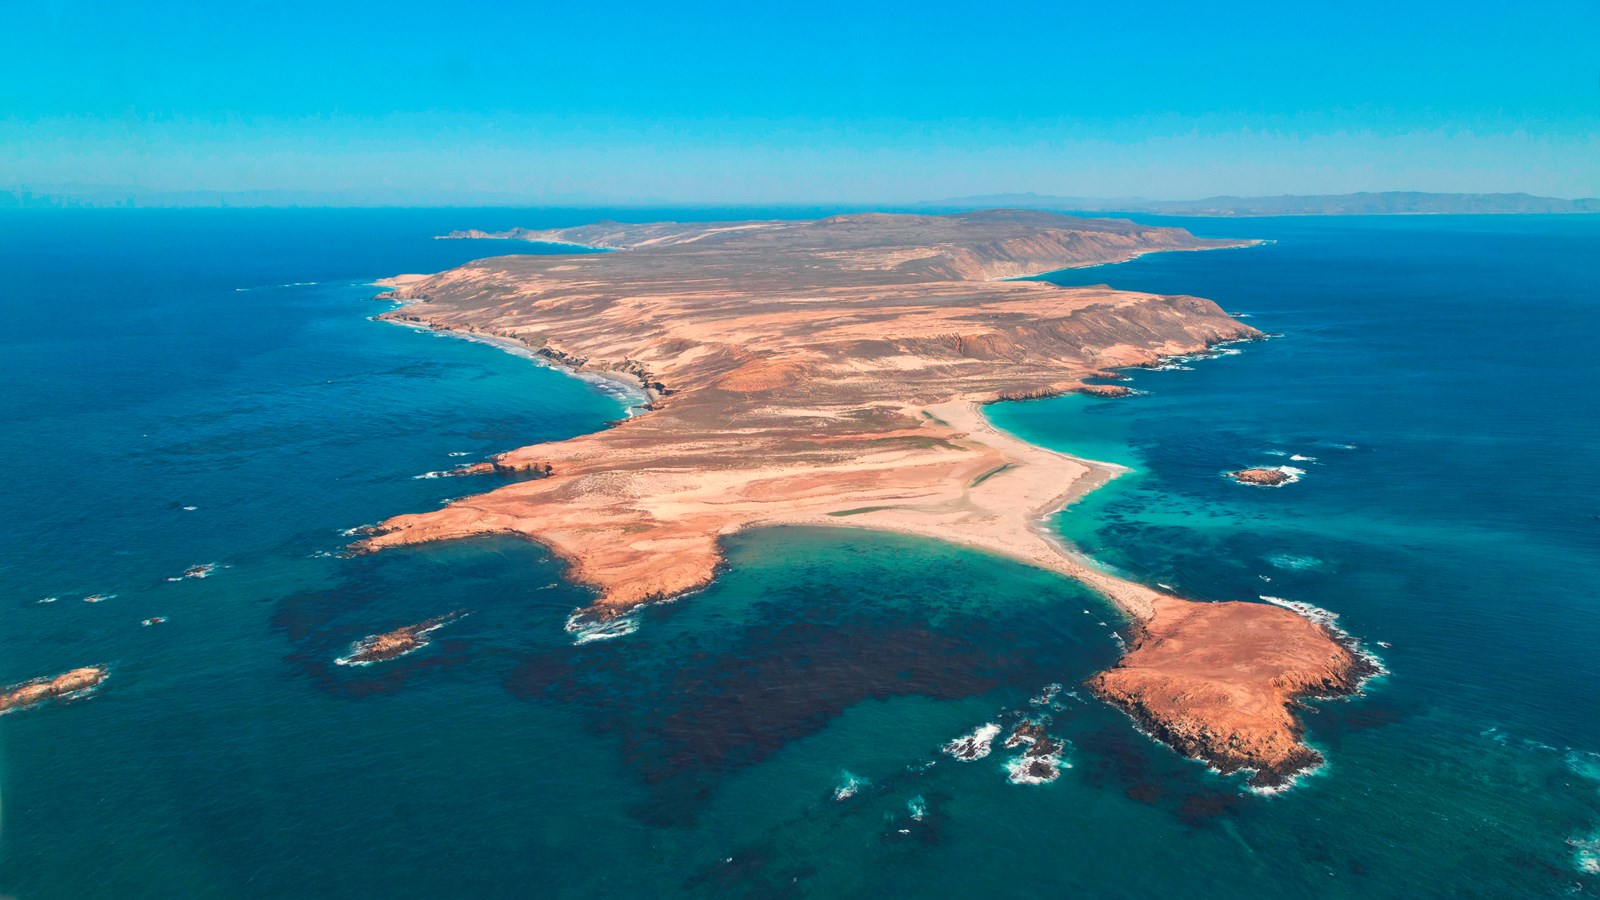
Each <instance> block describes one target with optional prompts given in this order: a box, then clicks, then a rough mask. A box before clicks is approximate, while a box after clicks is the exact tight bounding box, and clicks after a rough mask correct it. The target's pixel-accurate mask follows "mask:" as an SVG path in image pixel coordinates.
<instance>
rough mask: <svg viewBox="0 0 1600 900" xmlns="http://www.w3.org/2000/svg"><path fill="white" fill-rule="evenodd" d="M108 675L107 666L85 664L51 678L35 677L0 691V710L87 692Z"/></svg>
mask: <svg viewBox="0 0 1600 900" xmlns="http://www.w3.org/2000/svg"><path fill="white" fill-rule="evenodd" d="M105 678H106V669H105V667H104V666H85V667H84V668H81V669H73V670H72V671H70V672H64V673H62V674H60V675H56V676H54V677H50V678H35V679H33V680H32V681H24V682H22V683H20V684H13V685H11V686H10V687H7V688H6V689H4V690H3V691H0V713H7V712H12V711H15V710H20V709H27V708H29V707H31V706H38V705H39V704H41V703H46V702H48V701H50V700H57V699H60V698H63V697H71V696H73V695H77V694H80V693H82V692H84V691H88V690H90V689H92V688H94V687H96V686H98V685H99V684H100V682H102V681H104V680H105Z"/></svg>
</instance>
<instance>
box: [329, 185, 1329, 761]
mask: <svg viewBox="0 0 1600 900" xmlns="http://www.w3.org/2000/svg"><path fill="white" fill-rule="evenodd" d="M517 236H518V237H522V238H525V239H528V240H541V241H560V242H566V243H573V244H581V245H584V246H588V247H604V248H609V249H610V250H615V251H619V252H604V253H599V252H596V253H591V254H581V253H579V254H562V255H559V256H511V257H499V258H493V259H487V260H479V261H477V262H474V263H469V264H468V265H466V266H463V267H461V268H458V269H454V270H451V271H448V272H444V273H440V274H438V275H435V276H431V277H426V278H418V279H413V280H407V281H405V282H404V283H397V284H396V287H395V290H394V297H395V299H398V300H400V301H402V302H404V303H406V304H407V305H406V306H404V307H402V308H401V309H398V310H395V311H393V312H391V313H388V314H386V316H387V317H391V318H405V319H406V320H408V321H412V322H416V323H419V324H423V325H425V326H426V327H429V328H436V329H444V330H449V331H459V332H463V333H468V334H488V335H494V336H495V339H496V342H501V341H506V342H514V343H515V346H516V347H518V348H523V349H526V348H536V351H537V353H538V355H539V356H540V357H541V358H544V359H548V360H551V361H553V362H555V363H557V364H560V365H562V366H564V367H569V368H576V369H578V370H580V371H585V370H587V371H594V370H603V371H618V372H622V373H625V374H626V375H627V377H630V378H636V379H638V380H639V381H640V382H641V383H644V384H646V385H647V387H648V388H650V389H651V390H653V391H654V394H653V395H652V402H651V403H650V406H649V408H648V409H646V410H645V411H644V413H643V414H642V415H638V416H634V417H632V418H629V419H627V420H625V421H622V422H620V423H617V424H616V425H614V426H613V427H611V428H608V429H606V430H604V431H601V432H597V433H595V434H590V435H584V436H581V437H577V438H573V439H571V440H567V441H560V442H555V443H548V444H541V445H536V446H532V447H524V448H521V449H518V450H512V451H509V452H507V453H503V454H500V455H498V456H496V457H495V458H494V460H493V461H492V462H489V463H480V464H478V465H477V466H474V467H469V468H468V469H467V470H466V471H476V472H497V473H501V474H528V473H531V474H532V475H533V476H534V477H531V478H521V479H518V480H516V481H514V482H512V483H510V484H507V485H504V486H502V487H500V488H498V489H496V490H493V491H491V492H489V493H486V494H481V495H477V496H473V497H466V498H460V499H457V500H455V501H452V502H451V503H449V504H448V505H447V506H445V507H444V508H442V509H439V510H436V511H432V512H425V513H418V514H412V515H403V516H397V517H395V518H392V519H390V520H388V521H386V522H384V523H382V524H381V525H379V526H377V527H376V528H374V529H371V530H370V531H368V532H366V533H365V534H364V536H363V537H362V539H361V540H360V541H358V542H357V543H356V544H355V545H353V547H352V549H353V550H355V551H356V552H373V551H378V550H382V549H383V548H386V547H393V546H401V545H407V544H416V543H422V542H427V541H435V540H449V539H454V538H464V537H471V536H475V535H485V534H511V535H520V536H523V537H526V538H528V539H530V540H534V541H537V542H539V543H541V544H543V545H544V546H546V547H547V548H549V549H550V550H551V552H552V553H553V554H554V555H556V556H557V557H559V558H561V559H563V560H565V561H566V562H567V563H568V564H569V566H570V569H569V574H570V576H571V577H572V578H573V579H574V580H575V581H577V582H579V583H583V584H586V585H589V586H592V587H594V588H595V589H596V592H597V596H596V599H595V602H594V604H593V605H591V606H590V607H588V608H587V609H585V610H581V611H579V613H578V614H577V617H578V618H581V619H582V620H584V621H594V622H607V621H614V620H615V621H621V620H623V619H622V617H623V616H624V615H625V614H626V613H627V612H628V611H630V610H632V609H633V608H635V607H637V606H639V605H641V604H645V603H651V602H656V601H658V600H661V599H665V598H671V597H678V596H682V595H684V594H686V593H688V592H690V591H693V590H695V589H697V588H700V587H703V586H704V585H706V584H707V583H709V582H710V581H711V580H712V579H713V578H714V577H715V576H716V573H717V571H718V570H719V567H720V566H721V564H722V550H721V539H722V537H723V536H724V535H727V534H730V533H732V532H735V531H737V530H739V529H741V528H748V527H757V526H762V525H773V524H806V525H825V526H830V527H859V528H876V529H885V530H892V531H900V532H903V533H908V534H914V535H919V536H924V537H929V538H934V539H937V540H946V541H952V542H956V543H962V544H966V545H969V546H973V547H977V548H980V549H984V550H987V551H990V552H994V553H997V554H1000V555H1003V556H1008V557H1012V558H1015V559H1019V560H1022V561H1024V562H1027V563H1030V564H1033V565H1037V566H1040V567H1042V568H1046V569H1050V570H1052V571H1056V572H1060V573H1062V574H1064V575H1067V576H1068V577H1072V578H1075V579H1077V580H1079V581H1081V582H1083V583H1085V584H1086V585H1088V586H1089V587H1091V588H1092V589H1094V590H1096V591H1098V592H1100V593H1101V594H1103V595H1104V596H1105V597H1106V598H1107V599H1108V600H1110V601H1111V602H1112V603H1113V604H1115V605H1116V606H1117V607H1118V608H1119V609H1120V610H1121V611H1122V612H1124V613H1125V614H1126V615H1127V616H1128V618H1129V619H1130V620H1131V621H1132V622H1133V623H1134V625H1135V626H1136V631H1135V634H1136V635H1137V636H1138V640H1137V641H1136V645H1135V647H1134V648H1133V649H1132V650H1131V651H1130V652H1129V654H1128V656H1127V657H1125V658H1124V659H1123V660H1122V663H1121V664H1119V665H1118V666H1117V667H1115V668H1113V669H1110V670H1108V671H1107V672H1104V673H1101V675H1099V676H1096V679H1095V681H1094V683H1093V684H1092V686H1093V687H1094V688H1095V692H1096V694H1097V695H1098V696H1100V697H1101V698H1102V699H1104V700H1106V701H1107V702H1110V703H1113V704H1115V705H1117V706H1119V707H1121V708H1124V709H1127V710H1129V711H1130V712H1132V713H1134V714H1135V715H1136V717H1139V718H1142V719H1143V720H1145V721H1146V723H1147V728H1148V730H1150V732H1151V733H1153V734H1157V735H1158V736H1161V737H1163V739H1164V740H1167V741H1168V742H1169V743H1171V744H1172V745H1173V746H1174V747H1175V748H1177V749H1179V750H1180V751H1181V752H1185V753H1190V754H1191V755H1203V756H1205V757H1206V758H1210V759H1213V760H1214V761H1215V762H1217V763H1218V764H1219V767H1221V766H1227V767H1232V768H1247V767H1248V768H1253V769H1256V770H1257V771H1258V773H1262V772H1264V773H1266V774H1264V775H1260V774H1258V779H1259V780H1261V781H1262V782H1263V783H1265V782H1266V781H1268V780H1271V779H1273V778H1275V777H1280V776H1281V777H1287V774H1286V773H1288V772H1291V771H1297V770H1299V769H1300V768H1303V767H1304V766H1305V765H1306V764H1308V763H1309V762H1310V760H1312V759H1313V758H1314V755H1315V752H1314V751H1312V750H1311V749H1310V748H1308V747H1306V746H1305V745H1304V744H1303V742H1302V741H1301V725H1300V723H1299V721H1298V720H1297V719H1296V718H1295V713H1296V712H1297V711H1299V709H1300V706H1301V704H1300V702H1299V701H1300V698H1302V697H1305V696H1312V695H1317V694H1318V693H1319V692H1328V691H1336V690H1338V689H1340V687H1341V685H1344V684H1346V683H1354V682H1355V681H1356V680H1358V663H1357V661H1356V658H1355V657H1354V656H1352V655H1351V654H1350V653H1349V651H1348V650H1347V649H1346V648H1345V647H1344V646H1342V645H1341V644H1339V643H1338V642H1337V641H1335V640H1333V639H1332V638H1331V637H1330V635H1329V634H1328V633H1327V632H1326V631H1324V630H1323V629H1321V628H1320V627H1318V626H1316V625H1314V624H1313V623H1311V622H1309V621H1307V620H1306V619H1304V618H1302V617H1300V616H1298V615H1296V614H1295V613H1293V612H1291V611H1289V610H1287V609H1283V608H1280V607H1275V606H1271V605H1268V604H1262V603H1254V602H1235V603H1195V602H1192V601H1188V600H1184V599H1182V598H1180V597H1177V596H1174V595H1172V594H1171V593H1168V592H1164V591H1159V590H1155V589H1153V588H1150V587H1147V586H1144V585H1140V584H1138V583H1135V582H1131V581H1129V580H1127V579H1124V578H1120V577H1117V576H1115V575H1112V574H1110V573H1108V572H1105V571H1103V570H1101V569H1099V568H1098V567H1095V566H1094V565H1092V564H1091V563H1089V562H1088V561H1087V560H1085V559H1083V558H1082V557H1081V555H1080V554H1077V553H1076V552H1075V551H1073V550H1072V549H1071V548H1068V547H1065V546H1063V545H1062V544H1061V543H1060V541H1059V539H1056V538H1053V537H1052V536H1051V535H1050V534H1049V533H1047V529H1041V528H1040V527H1038V522H1039V521H1040V520H1041V518H1042V517H1043V516H1046V515H1049V514H1052V513H1054V512H1055V511H1057V510H1059V509H1061V508H1062V507H1063V506H1065V505H1068V504H1070V503H1071V502H1072V501H1073V500H1074V499H1076V498H1077V497H1080V496H1082V495H1083V494H1084V493H1086V492H1087V491H1089V490H1093V489H1094V488H1095V487H1098V486H1099V485H1100V484H1103V483H1105V481H1107V480H1109V479H1110V478H1112V477H1115V476H1116V475H1117V474H1119V473H1120V472H1122V471H1124V470H1122V469H1121V468H1119V467H1114V466H1107V465H1104V464H1099V463H1093V462H1089V461H1085V460H1080V459H1075V458H1073V457H1070V456H1067V455H1064V454H1061V453H1056V452H1053V451H1050V450H1046V449H1044V448H1041V447H1037V446H1034V445H1030V444H1027V443H1026V442H1023V441H1021V440H1018V439H1016V438H1013V437H1011V436H1009V435H1005V434H1003V433H1001V432H999V431H998V430H997V429H995V428H994V427H993V426H992V425H990V424H989V423H988V422H987V420H985V419H984V417H983V415H982V413H981V411H980V409H981V406H982V405H983V404H985V403H990V402H994V401H996V400H999V399H1005V398H1023V397H1041V396H1053V395H1056V394H1061V393H1065V392H1068V391H1074V390H1078V391H1087V392H1088V393H1091V394H1094V395H1098V396H1117V395H1122V394H1123V393H1124V391H1125V389H1122V390H1119V388H1121V386H1120V385H1089V384H1086V382H1085V379H1088V378H1103V377H1105V376H1106V374H1107V373H1108V372H1112V371H1115V370H1116V369H1119V368H1127V367H1141V366H1142V367H1153V366H1161V365H1165V364H1166V361H1168V360H1171V359H1173V358H1178V357H1187V356H1191V355H1193V354H1204V353H1206V352H1207V351H1208V350H1210V348H1212V347H1215V346H1217V345H1220V344H1227V343H1231V342H1237V341H1242V340H1253V339H1257V338H1259V337H1260V336H1261V333H1260V332H1258V331H1257V330H1255V329H1254V328H1251V327H1250V326H1249V325H1247V324H1245V323H1244V322H1242V321H1240V320H1238V319H1236V318H1234V317H1233V316H1230V315H1229V314H1227V313H1226V312H1224V311H1223V310H1221V309H1220V308H1218V307H1217V306H1216V304H1214V303H1212V302H1210V301H1208V300H1203V299H1200V298H1196V297H1187V296H1163V295H1152V294H1140V293H1133V292H1126V291H1116V290H1112V289H1110V288H1106V287H1103V286H1102V287H1088V288H1063V287H1059V286H1056V285H1053V284H1050V283H1047V282H1041V281H1027V280H1025V281H1017V280H1013V279H1016V278H1018V277H1019V276H1022V275H1028V274H1035V273H1039V272H1046V271H1051V270H1055V269H1062V268H1067V267H1071V266H1077V265H1091V264H1097V263H1104V262H1112V261H1119V260H1123V259H1127V258H1131V257H1132V256H1136V255H1139V254H1141V253H1147V252H1158V251H1162V250H1200V249H1212V248H1218V247H1233V246H1243V245H1247V244H1249V243H1251V242H1238V241H1232V242H1230V241H1205V240H1201V239H1197V238H1194V237H1193V236H1191V235H1188V234H1187V233H1186V232H1183V231H1181V230H1178V229H1167V228H1149V227H1146V226H1140V225H1135V224H1134V223H1131V222H1117V221H1110V220H1088V219H1075V218H1071V217H1066V216H1057V215H1053V214H1047V213H1033V212H1020V211H986V212H979V213H966V214H958V215H953V216H906V215H882V214H869V215H859V216H837V217H833V218H830V219H823V220H818V221H815V222H749V223H691V224H680V223H657V224H648V225H625V224H619V223H603V224H599V225H594V226H583V227H579V228H573V229H561V230H556V231H542V232H531V231H530V232H525V233H519V234H518V235H517ZM668 384H670V385H672V386H673V387H672V389H671V390H670V391H667V390H665V389H664V387H665V385H668ZM658 387H659V388H661V389H658ZM973 750H974V751H976V750H977V747H976V746H974V748H973ZM1046 755H1049V754H1046ZM1030 765H1031V763H1030ZM1043 765H1044V764H1043V763H1041V764H1040V767H1041V769H1042V767H1043ZM1275 773H1276V774H1275ZM1014 774H1017V773H1014ZM1017 777H1019V778H1022V779H1024V780H1025V779H1027V778H1031V777H1033V776H1032V775H1031V774H1029V773H1028V772H1022V773H1021V774H1020V775H1017Z"/></svg>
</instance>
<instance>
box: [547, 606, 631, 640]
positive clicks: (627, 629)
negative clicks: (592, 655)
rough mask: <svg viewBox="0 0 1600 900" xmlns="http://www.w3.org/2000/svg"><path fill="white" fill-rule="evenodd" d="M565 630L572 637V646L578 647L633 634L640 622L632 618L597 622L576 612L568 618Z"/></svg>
mask: <svg viewBox="0 0 1600 900" xmlns="http://www.w3.org/2000/svg"><path fill="white" fill-rule="evenodd" d="M564 628H565V629H566V632H567V633H568V634H570V635H572V645H573V646H574V647H577V646H582V645H583V644H588V643H593V642H594V641H608V640H611V639H612V638H619V637H624V636H626V635H630V634H633V633H634V632H635V631H638V630H639V620H638V619H635V618H633V617H632V616H622V617H620V618H616V619H612V620H610V621H608V622H596V621H594V620H593V619H589V618H588V617H586V616H584V614H583V613H581V612H575V613H573V614H572V615H570V616H568V617H567V624H566V625H565V626H564Z"/></svg>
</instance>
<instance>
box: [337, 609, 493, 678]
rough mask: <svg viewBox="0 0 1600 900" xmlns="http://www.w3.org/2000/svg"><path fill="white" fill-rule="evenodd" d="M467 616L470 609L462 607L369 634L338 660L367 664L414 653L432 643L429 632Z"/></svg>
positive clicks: (349, 664)
mask: <svg viewBox="0 0 1600 900" xmlns="http://www.w3.org/2000/svg"><path fill="white" fill-rule="evenodd" d="M464 615H466V611H465V610H459V609H458V610H456V611H455V612H452V613H446V614H445V615H442V616H436V617H435V618H432V619H428V620H426V621H423V622H418V623H417V624H415V625H406V626H404V627H402V628H396V629H395V630H393V631H385V632H384V633H382V634H374V635H369V636H367V637H364V638H362V639H361V640H359V641H356V642H355V643H354V644H352V645H351V646H350V653H349V655H347V656H342V657H340V658H339V659H338V660H336V662H338V663H339V664H340V665H345V666H366V665H371V664H372V663H377V662H387V661H388V660H391V659H397V658H399V657H402V656H405V655H406V654H408V653H414V652H416V651H417V650H420V649H422V648H423V647H426V646H427V645H428V636H429V635H431V634H432V633H433V632H435V631H438V630H439V629H440V628H443V627H444V626H446V625H448V624H450V623H451V622H454V621H455V620H456V619H459V618H461V617H462V616H464Z"/></svg>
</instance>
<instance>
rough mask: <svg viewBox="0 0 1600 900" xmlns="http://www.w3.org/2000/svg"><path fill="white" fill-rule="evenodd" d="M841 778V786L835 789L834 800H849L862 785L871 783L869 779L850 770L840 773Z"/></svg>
mask: <svg viewBox="0 0 1600 900" xmlns="http://www.w3.org/2000/svg"><path fill="white" fill-rule="evenodd" d="M839 778H840V781H839V786H838V787H836V788H834V789H833V799H834V802H838V801H841V800H849V799H850V798H851V797H854V796H855V795H856V794H857V793H859V792H860V791H861V788H862V787H864V786H866V785H868V784H871V782H870V781H868V780H867V779H865V778H862V777H860V776H859V775H853V774H851V773H850V772H841V773H839Z"/></svg>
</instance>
